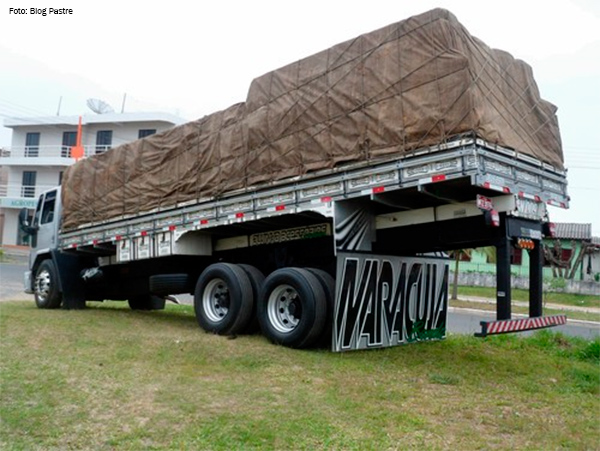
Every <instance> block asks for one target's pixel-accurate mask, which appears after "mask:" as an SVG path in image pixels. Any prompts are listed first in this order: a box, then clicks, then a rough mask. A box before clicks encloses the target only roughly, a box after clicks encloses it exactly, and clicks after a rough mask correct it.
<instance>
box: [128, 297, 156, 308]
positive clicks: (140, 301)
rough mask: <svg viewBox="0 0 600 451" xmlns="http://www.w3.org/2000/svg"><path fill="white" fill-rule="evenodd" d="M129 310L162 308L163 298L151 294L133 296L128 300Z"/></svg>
mask: <svg viewBox="0 0 600 451" xmlns="http://www.w3.org/2000/svg"><path fill="white" fill-rule="evenodd" d="M127 302H128V304H129V308H130V309H131V310H164V309H165V299H164V298H161V297H160V296H155V295H152V294H146V295H140V296H134V297H132V298H130V299H129V300H128V301H127Z"/></svg>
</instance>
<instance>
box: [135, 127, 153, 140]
mask: <svg viewBox="0 0 600 451" xmlns="http://www.w3.org/2000/svg"><path fill="white" fill-rule="evenodd" d="M155 133H156V129H155V128H143V129H141V130H140V131H139V132H138V139H141V138H145V137H146V136H150V135H154V134H155Z"/></svg>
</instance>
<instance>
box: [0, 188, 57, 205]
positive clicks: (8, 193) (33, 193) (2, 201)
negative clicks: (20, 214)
mask: <svg viewBox="0 0 600 451" xmlns="http://www.w3.org/2000/svg"><path fill="white" fill-rule="evenodd" d="M55 187H56V186H51V185H35V186H28V185H22V184H12V183H11V184H8V185H2V186H0V207H2V208H17V209H21V208H31V209H33V208H35V205H36V203H37V200H38V197H39V196H40V194H42V193H43V192H44V191H47V190H49V189H52V188H55Z"/></svg>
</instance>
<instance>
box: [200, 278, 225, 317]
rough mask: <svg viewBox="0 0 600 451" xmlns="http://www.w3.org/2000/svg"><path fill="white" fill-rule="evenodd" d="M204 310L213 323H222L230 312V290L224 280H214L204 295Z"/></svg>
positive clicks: (207, 286)
mask: <svg viewBox="0 0 600 451" xmlns="http://www.w3.org/2000/svg"><path fill="white" fill-rule="evenodd" d="M202 308H203V309H204V312H205V313H206V316H207V317H208V319H209V320H211V321H212V322H213V323H218V322H221V321H223V320H224V319H225V317H226V316H227V313H228V312H229V288H228V287H227V284H226V283H225V281H224V280H223V279H220V278H215V279H212V280H211V281H210V282H208V284H207V285H206V288H205V289H204V292H203V293H202Z"/></svg>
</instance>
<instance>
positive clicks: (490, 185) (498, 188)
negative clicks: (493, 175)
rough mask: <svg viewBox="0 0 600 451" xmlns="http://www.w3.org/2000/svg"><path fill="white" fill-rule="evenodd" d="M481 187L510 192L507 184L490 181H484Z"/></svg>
mask: <svg viewBox="0 0 600 451" xmlns="http://www.w3.org/2000/svg"><path fill="white" fill-rule="evenodd" d="M483 187H484V188H486V189H492V190H494V191H501V192H503V193H510V188H509V187H508V186H502V185H495V184H493V183H490V182H485V183H484V184H483Z"/></svg>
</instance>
